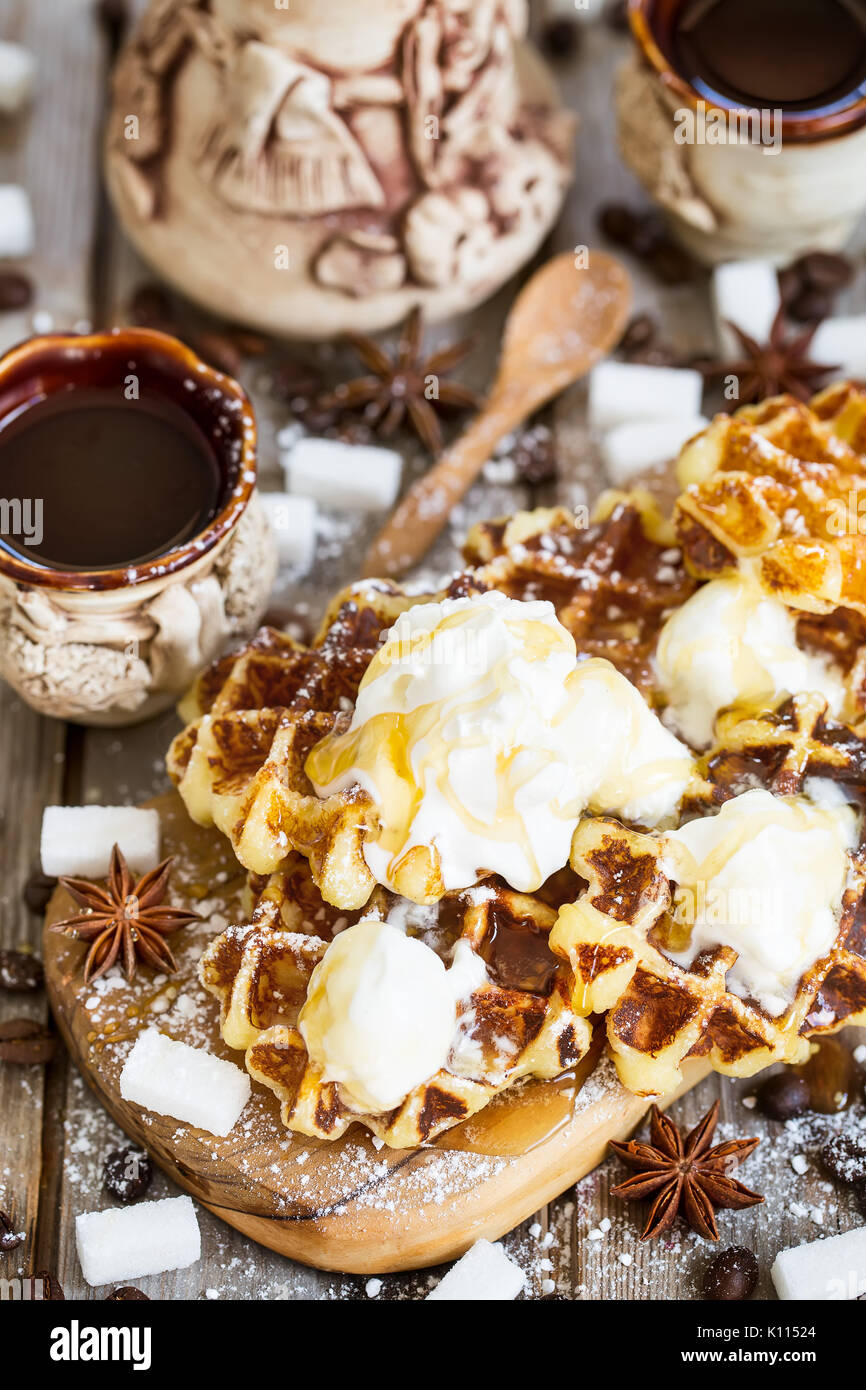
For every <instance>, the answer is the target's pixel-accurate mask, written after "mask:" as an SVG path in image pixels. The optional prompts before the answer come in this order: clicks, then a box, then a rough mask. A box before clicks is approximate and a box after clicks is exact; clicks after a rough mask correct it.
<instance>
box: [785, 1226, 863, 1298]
mask: <svg viewBox="0 0 866 1390" xmlns="http://www.w3.org/2000/svg"><path fill="white" fill-rule="evenodd" d="M770 1274H771V1277H772V1280H773V1283H774V1284H775V1286H776V1293H777V1294H778V1295H779V1297H780V1298H782V1299H785V1300H791V1299H814V1300H815V1301H816V1302H819V1303H828V1302H832V1301H839V1300H843V1299H855V1298H861V1297H862V1296H863V1295H864V1294H866V1226H860V1227H859V1228H858V1229H857V1230H856V1231H847V1232H846V1233H845V1235H842V1236H830V1237H829V1238H828V1239H827V1240H815V1241H811V1242H809V1243H808V1244H806V1245H796V1246H794V1247H793V1248H792V1249H791V1250H783V1251H782V1253H781V1254H780V1255H777V1256H776V1262H775V1264H774V1265H773V1268H772V1270H771V1271H770Z"/></svg>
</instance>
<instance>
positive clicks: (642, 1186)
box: [610, 1101, 764, 1240]
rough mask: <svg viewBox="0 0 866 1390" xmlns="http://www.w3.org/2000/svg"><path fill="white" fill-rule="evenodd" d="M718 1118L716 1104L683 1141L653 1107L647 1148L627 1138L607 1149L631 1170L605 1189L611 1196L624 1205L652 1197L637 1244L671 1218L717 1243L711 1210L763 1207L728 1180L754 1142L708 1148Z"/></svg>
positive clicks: (657, 1232) (739, 1141)
mask: <svg viewBox="0 0 866 1390" xmlns="http://www.w3.org/2000/svg"><path fill="white" fill-rule="evenodd" d="M718 1118H719V1102H718V1101H716V1103H715V1105H714V1106H713V1108H712V1109H711V1110H708V1111H707V1113H706V1115H705V1116H704V1118H703V1119H702V1120H701V1121H700V1123H699V1124H697V1125H696V1126H695V1128H694V1129H693V1130H692V1131H691V1132H690V1133H689V1134H687V1135H686V1137H685V1139H683V1138H682V1136H681V1135H680V1132H679V1130H678V1129H677V1127H676V1125H675V1124H674V1122H673V1120H671V1119H669V1118H668V1116H667V1115H663V1114H662V1113H661V1111H660V1110H659V1108H658V1106H656V1105H654V1106H653V1108H652V1119H651V1122H650V1136H651V1141H652V1142H651V1143H649V1144H641V1143H639V1142H638V1141H636V1140H634V1139H632V1140H630V1141H629V1143H627V1144H611V1146H610V1147H611V1148H612V1149H613V1151H614V1153H615V1154H617V1156H618V1157H619V1158H621V1159H622V1161H623V1163H626V1164H627V1165H628V1167H629V1168H635V1169H637V1172H636V1173H635V1176H634V1177H633V1178H627V1179H626V1181H625V1182H623V1183H620V1185H619V1186H618V1187H612V1188H611V1196H613V1197H621V1198H622V1199H623V1201H624V1202H631V1201H638V1200H640V1199H641V1198H644V1197H652V1198H653V1204H652V1207H651V1208H650V1213H649V1217H648V1219H647V1223H646V1226H645V1227H644V1229H643V1233H642V1235H641V1240H651V1239H652V1238H653V1237H654V1236H660V1235H662V1233H663V1232H664V1231H667V1230H668V1229H669V1228H670V1227H671V1226H672V1225H673V1223H674V1221H675V1219H676V1218H677V1216H684V1217H685V1219H686V1220H687V1221H688V1223H689V1225H690V1226H691V1227H692V1229H693V1230H695V1231H699V1232H700V1234H701V1235H702V1236H706V1237H707V1239H708V1240H718V1238H719V1232H718V1228H717V1226H716V1218H715V1214H714V1211H715V1208H717V1207H730V1208H732V1209H733V1210H735V1211H740V1210H742V1209H743V1208H744V1207H753V1206H755V1205H756V1204H757V1203H758V1202H763V1200H764V1199H763V1197H761V1196H759V1194H758V1193H757V1192H752V1191H751V1189H750V1188H748V1187H744V1186H743V1184H742V1183H741V1182H737V1180H736V1179H735V1178H732V1177H730V1176H729V1173H730V1170H731V1169H732V1168H735V1167H736V1166H737V1164H739V1163H742V1161H743V1159H745V1158H748V1156H749V1154H750V1153H752V1151H753V1150H754V1149H756V1148H757V1146H758V1144H760V1142H761V1141H760V1139H729V1140H727V1141H726V1142H725V1143H724V1144H716V1146H715V1148H712V1149H711V1148H710V1143H711V1141H712V1137H713V1134H714V1133H715V1129H716V1124H717V1122H718Z"/></svg>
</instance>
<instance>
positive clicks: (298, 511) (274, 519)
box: [260, 492, 318, 572]
mask: <svg viewBox="0 0 866 1390" xmlns="http://www.w3.org/2000/svg"><path fill="white" fill-rule="evenodd" d="M260 497H261V500H262V505H263V507H264V509H265V514H266V516H267V518H268V521H269V522H270V523H271V530H272V531H273V533H274V536H275V538H276V542H277V550H278V552H279V556H280V560H281V562H282V563H283V564H284V565H291V566H292V568H293V569H298V570H301V571H303V572H306V571H307V570H308V569H309V568H310V566H311V565H312V563H313V556H314V555H315V553H316V517H317V513H318V509H317V507H316V503H315V502H314V500H313V498H312V497H294V496H292V495H291V493H288V492H263V493H260Z"/></svg>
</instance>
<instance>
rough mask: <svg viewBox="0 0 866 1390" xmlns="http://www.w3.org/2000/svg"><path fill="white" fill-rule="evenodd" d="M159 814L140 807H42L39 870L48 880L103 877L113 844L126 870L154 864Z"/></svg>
mask: <svg viewBox="0 0 866 1390" xmlns="http://www.w3.org/2000/svg"><path fill="white" fill-rule="evenodd" d="M159 841H160V829H159V814H158V812H156V811H152V810H145V809H143V808H141V807H139V806H47V807H46V808H45V812H44V815H43V817H42V850H41V852H42V869H43V871H44V872H45V873H46V874H49V875H50V876H51V877H52V878H57V877H58V876H59V875H60V874H67V875H70V876H72V877H76V878H105V876H106V874H107V873H108V868H109V864H110V863H111V851H112V848H113V847H114V845H115V844H118V845H119V846H120V850H121V853H122V854H123V855H124V856H125V857H126V860H127V862H128V864H129V866H130V868H131V869H137V870H138V872H139V873H142V874H144V873H147V871H148V870H149V869H153V868H154V867H155V866H156V865H157V864H158V863H159Z"/></svg>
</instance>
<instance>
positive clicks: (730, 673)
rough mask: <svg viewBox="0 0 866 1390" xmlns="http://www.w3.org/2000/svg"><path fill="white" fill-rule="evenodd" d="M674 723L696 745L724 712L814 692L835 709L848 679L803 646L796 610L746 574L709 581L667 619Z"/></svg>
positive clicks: (664, 640)
mask: <svg viewBox="0 0 866 1390" xmlns="http://www.w3.org/2000/svg"><path fill="white" fill-rule="evenodd" d="M656 670H657V674H658V678H659V684H660V686H661V689H662V690H663V691H664V693H665V695H666V696H667V699H668V701H669V708H670V717H671V721H672V723H673V724H674V727H675V728H676V729H677V730H678V731H679V733H680V734H682V736H683V738H685V739H687V740H688V742H689V743H690V744H691V746H692V747H693V748H706V747H707V745H708V744H709V743H711V742H712V737H713V725H714V722H715V718H716V715H717V714H718V712H719V710H721V709H725V708H726V707H727V706H728V705H734V704H746V705H748V704H750V703H754V702H756V701H759V700H763V701H767V702H770V703H773V702H776V701H777V700H778V699H779V698H781V697H782V696H783V695H797V694H799V693H801V692H803V691H814V692H816V693H818V694H821V695H824V696H825V697H826V699H827V701H828V704H829V705H830V708H831V710H832V711H833V712H834V713H838V712H839V710H840V709H841V706H842V703H843V700H844V698H845V688H844V684H843V681H842V677H841V675H840V674H839V672H838V671H837V670H836V668H835V667H834V666H833V665H832V664H831V663H830V662H829V661H828V660H827V659H826V658H825V657H823V656H820V655H816V654H812V653H809V652H805V651H803V650H802V648H801V647H799V646H798V645H797V632H796V622H795V618H794V614H793V613H792V612H791V611H790V609H788V608H786V607H785V605H784V604H783V603H780V602H779V600H778V599H775V598H772V597H771V596H770V595H768V594H766V593H764V592H763V590H762V589H761V588H760V587H759V586H758V584H757V582H756V581H755V580H754V579H753V578H752V577H751V576H750V575H749V574H748V572H742V573H739V574H733V575H729V576H726V577H725V578H724V579H713V580H711V581H710V583H709V584H704V585H703V586H702V588H700V589H698V591H697V593H695V594H693V595H692V597H691V598H690V599H689V600H688V601H687V602H686V603H684V604H683V606H682V608H678V609H677V611H676V612H675V613H674V614H672V616H671V617H670V618H668V620H667V622H666V623H665V625H664V627H663V628H662V630H661V634H660V636H659V642H658V648H657V652H656Z"/></svg>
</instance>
